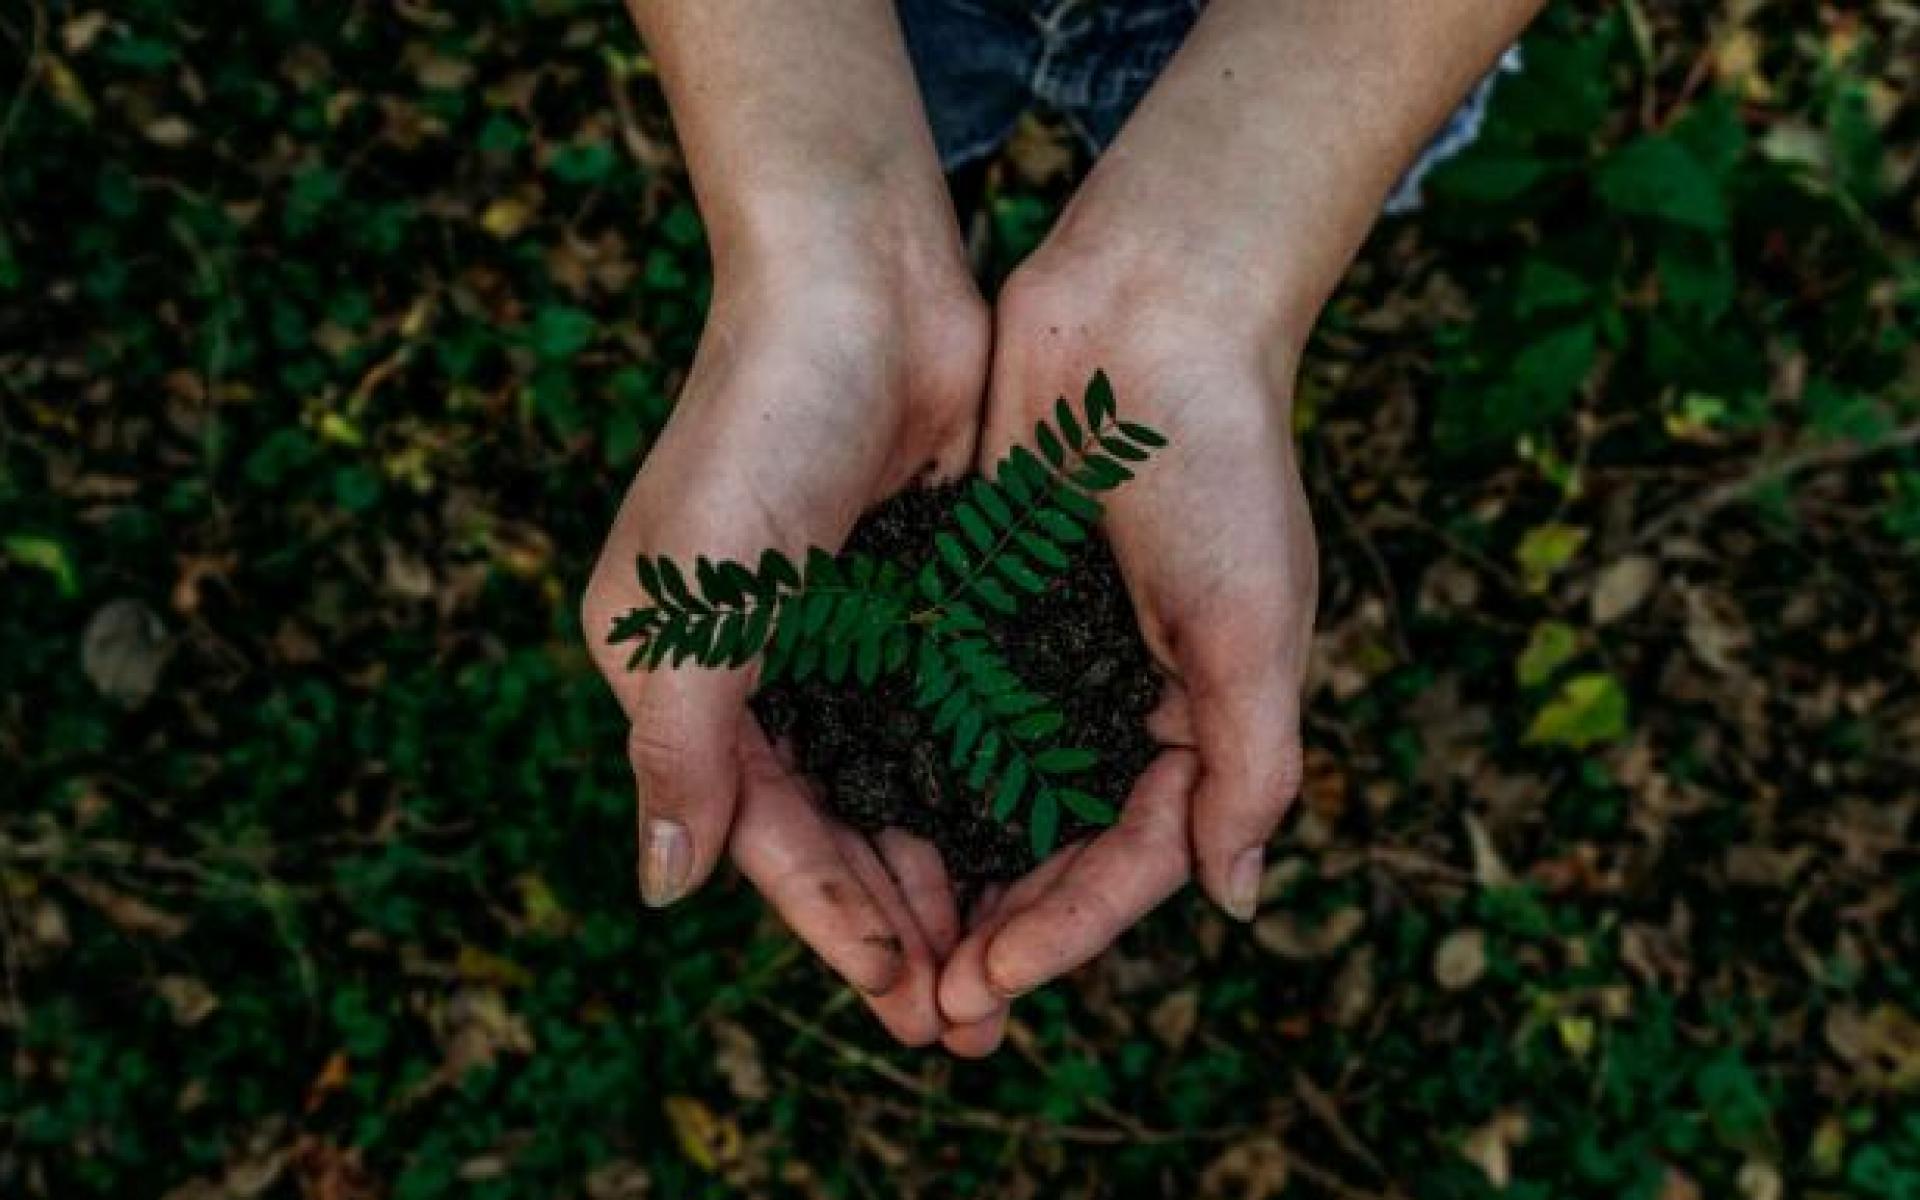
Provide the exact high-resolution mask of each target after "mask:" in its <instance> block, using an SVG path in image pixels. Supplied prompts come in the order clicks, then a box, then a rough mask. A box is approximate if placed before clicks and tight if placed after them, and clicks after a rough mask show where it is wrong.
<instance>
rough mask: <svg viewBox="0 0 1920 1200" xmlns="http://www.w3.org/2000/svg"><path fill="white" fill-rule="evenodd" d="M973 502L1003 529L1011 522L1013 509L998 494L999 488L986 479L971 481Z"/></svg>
mask: <svg viewBox="0 0 1920 1200" xmlns="http://www.w3.org/2000/svg"><path fill="white" fill-rule="evenodd" d="M973 502H974V503H975V504H978V505H979V506H980V511H982V512H984V513H986V514H987V517H988V519H989V520H991V521H992V522H993V523H994V524H995V525H998V526H999V527H1000V528H1002V529H1005V528H1006V527H1007V526H1009V525H1011V524H1013V510H1012V509H1011V508H1009V507H1007V501H1006V498H1005V497H1004V496H1002V495H1001V494H1000V489H999V488H997V487H994V486H993V485H992V484H991V483H988V482H987V481H986V480H984V479H976V480H974V481H973Z"/></svg>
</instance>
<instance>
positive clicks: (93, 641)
mask: <svg viewBox="0 0 1920 1200" xmlns="http://www.w3.org/2000/svg"><path fill="white" fill-rule="evenodd" d="M171 653H172V647H171V645H170V644H169V642H168V640H167V629H166V626H165V625H162V624H161V623H160V617H159V614H157V613H155V612H154V611H153V609H151V608H149V607H148V606H147V604H146V602H145V601H143V600H131V599H126V600H111V601H108V602H107V603H106V604H103V605H101V606H100V610H99V611H98V612H96V613H94V614H93V619H92V620H91V621H88V622H87V629H86V632H85V633H83V634H82V635H81V637H80V668H81V670H83V671H85V672H86V675H87V678H88V679H90V680H92V681H93V686H94V687H96V688H99V689H100V694H101V695H103V696H105V697H107V698H108V699H109V700H112V701H114V702H115V703H117V704H121V705H124V706H126V707H128V708H137V707H139V706H140V705H142V704H144V703H146V701H147V698H148V697H150V696H152V695H153V691H154V688H155V687H157V686H158V685H159V682H160V671H161V668H163V667H165V666H166V664H167V658H168V656H169V654H171Z"/></svg>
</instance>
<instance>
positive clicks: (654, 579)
mask: <svg viewBox="0 0 1920 1200" xmlns="http://www.w3.org/2000/svg"><path fill="white" fill-rule="evenodd" d="M633 569H634V573H635V574H637V575H639V576H640V587H641V588H642V589H643V590H644V591H645V592H646V593H647V595H649V596H651V597H653V599H654V602H655V603H656V604H657V603H659V602H660V601H662V600H665V599H666V597H665V596H664V595H663V594H661V591H660V571H659V568H657V567H655V566H654V565H653V561H652V560H651V559H649V558H648V557H647V556H646V555H644V554H642V555H639V556H638V557H636V558H635V559H634V560H633Z"/></svg>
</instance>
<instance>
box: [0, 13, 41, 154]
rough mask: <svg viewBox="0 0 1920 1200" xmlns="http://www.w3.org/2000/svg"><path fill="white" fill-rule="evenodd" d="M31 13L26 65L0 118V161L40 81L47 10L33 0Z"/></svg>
mask: <svg viewBox="0 0 1920 1200" xmlns="http://www.w3.org/2000/svg"><path fill="white" fill-rule="evenodd" d="M29 11H30V12H31V13H32V14H33V38H32V42H31V44H30V45H29V46H28V47H27V62H26V66H25V67H24V68H23V69H22V70H21V72H20V86H19V87H17V88H15V89H14V91H13V99H12V100H11V101H9V102H8V104H7V115H6V118H5V119H4V120H0V162H4V161H6V151H7V143H8V142H10V141H12V140H13V127H14V126H15V125H17V124H18V123H19V121H20V114H21V113H22V112H25V111H26V107H27V97H28V96H30V95H32V94H33V88H34V85H35V84H36V83H38V82H39V81H40V60H41V59H42V58H44V57H45V56H46V52H47V10H46V9H45V8H44V7H42V6H41V4H40V3H39V0H33V3H32V4H31V5H30V6H29Z"/></svg>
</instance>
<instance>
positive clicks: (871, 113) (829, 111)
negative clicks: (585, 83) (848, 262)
mask: <svg viewBox="0 0 1920 1200" xmlns="http://www.w3.org/2000/svg"><path fill="white" fill-rule="evenodd" d="M628 6H629V8H630V9H631V11H632V13H633V16H634V20H635V22H636V23H637V24H638V25H639V27H640V32H641V36H642V37H643V38H644V39H645V40H646V43H647V47H648V50H649V51H650V53H651V54H652V56H653V59H654V63H655V65H656V67H657V68H658V70H659V73H660V78H661V82H662V84H663V86H664V88H665V90H666V95H667V101H668V104H669V105H670V106H671V108H672V110H673V117H674V124H675V128H676V129H677V131H678V133H679V137H680V141H681V146H682V150H683V152H684V154H685V156H686V159H687V164H688V169H689V171H690V172H691V174H692V176H693V183H694V191H695V195H696V198H697V199H698V201H699V204H700V208H701V213H702V215H703V216H704V218H705V220H706V223H707V226H708V232H709V236H710V238H711V241H712V244H713V249H714V260H715V269H716V271H718V272H720V273H722V274H723V275H724V274H725V273H726V272H727V271H728V270H730V269H732V264H735V263H738V262H741V261H748V260H751V261H765V260H767V259H769V258H779V257H786V258H789V259H792V260H795V261H801V260H804V259H806V258H807V257H808V256H809V254H810V252H812V251H814V250H815V249H816V248H817V249H819V250H820V251H821V252H822V255H823V257H824V255H826V254H833V253H838V252H839V251H840V249H841V248H843V247H844V246H847V245H857V246H868V247H874V248H881V247H885V248H886V249H887V251H888V253H891V254H894V255H899V256H908V257H911V256H913V255H921V254H926V255H937V256H944V255H949V254H957V253H958V233H957V230H956V229H955V227H954V222H953V219H952V215H951V205H950V201H949V200H948V198H947V194H946V190H945V186H944V183H943V181H942V179H941V174H940V166H939V162H938V159H937V157H936V155H935V151H934V147H933V138H932V134H931V132H930V131H929V129H928V126H927V120H926V116H925V113H924V111H923V109H922V107H921V102H920V96H919V93H918V91H917V89H916V87H915V85H914V79H913V69H912V65H911V63H910V62H909V60H908V58H907V52H906V47H905V44H904V42H903V41H902V38H901V34H900V30H899V25H898V18H897V17H896V16H895V14H894V9H893V5H892V3H891V2H890V0H628Z"/></svg>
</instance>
